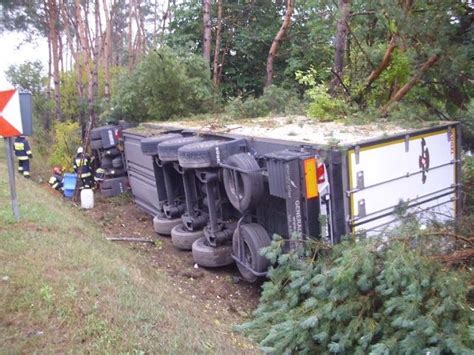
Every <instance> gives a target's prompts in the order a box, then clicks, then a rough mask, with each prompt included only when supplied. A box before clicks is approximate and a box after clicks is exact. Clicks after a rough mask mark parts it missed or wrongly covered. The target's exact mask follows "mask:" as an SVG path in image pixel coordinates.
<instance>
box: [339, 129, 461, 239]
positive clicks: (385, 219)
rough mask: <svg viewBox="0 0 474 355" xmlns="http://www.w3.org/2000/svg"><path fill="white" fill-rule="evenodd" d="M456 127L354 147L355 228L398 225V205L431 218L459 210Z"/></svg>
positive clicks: (350, 163) (351, 192) (351, 153)
mask: <svg viewBox="0 0 474 355" xmlns="http://www.w3.org/2000/svg"><path fill="white" fill-rule="evenodd" d="M456 136H457V135H456V128H454V127H447V128H444V129H441V130H437V131H433V132H429V133H425V134H419V135H414V136H408V135H407V136H406V137H405V138H401V139H397V140H392V141H387V142H383V143H376V144H373V145H366V146H362V147H360V148H359V147H358V146H356V147H354V148H352V149H350V150H349V151H348V153H347V160H348V174H349V192H348V195H349V208H350V219H349V224H350V226H351V229H352V232H363V231H365V232H369V231H370V232H374V233H375V232H380V231H381V230H386V229H389V228H390V227H393V226H396V225H397V221H398V217H397V214H396V210H397V208H398V207H399V206H402V205H403V206H405V208H406V213H409V214H412V213H416V214H417V215H418V218H419V219H420V220H422V221H423V222H425V223H427V222H429V221H430V220H433V219H435V220H437V221H447V220H452V219H454V218H455V215H456V187H457V185H456V182H457V177H456V174H457V161H456Z"/></svg>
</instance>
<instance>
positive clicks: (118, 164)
mask: <svg viewBox="0 0 474 355" xmlns="http://www.w3.org/2000/svg"><path fill="white" fill-rule="evenodd" d="M112 167H114V168H122V167H123V159H122V156H121V155H120V156H118V157H116V158H113V159H112Z"/></svg>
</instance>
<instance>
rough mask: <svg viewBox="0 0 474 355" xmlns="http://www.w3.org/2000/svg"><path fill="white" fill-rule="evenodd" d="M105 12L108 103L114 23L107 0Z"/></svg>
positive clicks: (106, 90)
mask: <svg viewBox="0 0 474 355" xmlns="http://www.w3.org/2000/svg"><path fill="white" fill-rule="evenodd" d="M102 4H103V7H104V13H105V41H104V99H105V101H106V102H107V103H109V102H110V70H109V68H110V61H111V55H110V53H111V51H110V46H111V45H112V24H111V21H110V15H109V8H108V5H107V0H102Z"/></svg>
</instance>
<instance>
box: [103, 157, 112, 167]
mask: <svg viewBox="0 0 474 355" xmlns="http://www.w3.org/2000/svg"><path fill="white" fill-rule="evenodd" d="M100 167H101V168H103V169H110V168H112V159H110V158H109V157H102V160H101V161H100Z"/></svg>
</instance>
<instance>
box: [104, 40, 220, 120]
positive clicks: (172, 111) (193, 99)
mask: <svg viewBox="0 0 474 355" xmlns="http://www.w3.org/2000/svg"><path fill="white" fill-rule="evenodd" d="M115 87H116V89H115V90H114V94H113V97H112V99H113V101H112V102H113V115H114V116H116V117H119V118H124V119H127V120H129V121H135V122H140V121H144V120H167V119H169V118H171V117H173V116H186V115H189V114H190V113H201V112H205V111H206V110H208V109H209V106H210V102H211V101H212V100H211V99H212V88H211V82H210V79H209V74H208V71H207V69H206V66H205V62H204V60H203V59H202V58H201V57H200V56H197V55H194V54H189V53H188V54H186V53H178V52H175V51H173V50H171V49H170V48H167V47H163V48H160V49H157V50H153V51H151V52H150V53H149V54H147V55H146V56H145V57H144V58H143V59H142V61H141V62H140V63H139V64H138V65H137V67H136V68H135V69H134V71H133V72H132V73H131V74H130V75H129V74H124V75H122V76H120V77H119V80H118V81H117V82H116V83H115Z"/></svg>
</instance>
